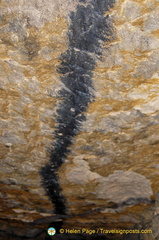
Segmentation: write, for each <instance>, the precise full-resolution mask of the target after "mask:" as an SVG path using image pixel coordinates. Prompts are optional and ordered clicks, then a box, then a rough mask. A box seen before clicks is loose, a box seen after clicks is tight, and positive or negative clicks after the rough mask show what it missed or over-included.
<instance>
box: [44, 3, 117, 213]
mask: <svg viewBox="0 0 159 240" xmlns="http://www.w3.org/2000/svg"><path fill="white" fill-rule="evenodd" d="M82 2H85V3H87V2H88V4H86V5H82V4H81V5H80V4H79V5H78V6H77V8H76V11H75V12H71V14H70V20H71V24H70V27H69V30H68V38H69V48H68V50H67V51H66V52H64V53H63V54H61V64H60V66H59V67H58V69H57V71H58V72H59V74H60V75H61V81H62V82H63V84H64V87H63V88H62V89H61V90H60V91H59V96H60V98H62V99H63V100H62V102H61V103H60V104H59V106H58V110H57V119H56V121H57V125H58V126H57V130H56V131H55V137H56V142H55V145H54V149H53V150H52V152H51V154H50V162H49V163H48V164H47V165H45V166H44V167H43V168H42V169H41V175H42V184H43V186H44V187H45V189H46V192H47V195H48V196H49V197H50V200H51V201H52V203H53V204H54V206H55V213H56V214H61V215H64V214H66V201H65V199H64V197H63V196H62V194H61V187H60V185H59V181H58V173H57V171H58V169H59V167H60V166H61V165H62V163H63V162H64V160H65V159H66V157H67V154H68V153H69V146H70V145H71V143H72V141H73V137H74V136H75V135H76V134H77V133H78V132H79V130H80V126H81V124H82V122H83V121H84V120H85V117H84V113H85V111H86V109H87V107H88V104H89V103H90V102H91V101H92V100H93V94H92V93H91V92H92V91H91V89H92V88H93V86H92V80H91V79H92V75H93V73H92V71H93V70H94V68H95V59H96V57H100V56H101V54H102V43H103V42H106V41H109V38H110V36H111V34H112V30H111V26H110V24H109V17H108V15H104V13H105V12H106V11H108V10H109V9H110V8H111V7H113V4H114V0H92V1H91V2H89V1H88V0H85V1H83V0H82Z"/></svg>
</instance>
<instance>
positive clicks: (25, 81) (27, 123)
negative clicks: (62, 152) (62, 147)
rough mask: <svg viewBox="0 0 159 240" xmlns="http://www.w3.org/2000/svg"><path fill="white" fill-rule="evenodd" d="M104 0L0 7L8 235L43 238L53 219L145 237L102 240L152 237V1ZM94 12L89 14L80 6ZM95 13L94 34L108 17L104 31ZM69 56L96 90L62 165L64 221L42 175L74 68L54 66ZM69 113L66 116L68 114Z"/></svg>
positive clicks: (2, 217)
mask: <svg viewBox="0 0 159 240" xmlns="http://www.w3.org/2000/svg"><path fill="white" fill-rule="evenodd" d="M106 2H107V4H108V5H109V4H110V5H111V7H110V8H109V9H107V11H106V6H107V5H104V4H105V2H104V1H97V0H96V1H95V0H94V1H88V0H86V1H84V0H79V1H77V0H66V1H62V0H54V1H53V0H45V1H42V0H32V1H26V0H2V1H1V2H0V11H1V16H0V34H1V40H0V45H1V48H0V66H1V71H0V72H1V76H0V102H1V111H0V158H1V168H0V175H1V177H0V187H1V191H0V197H1V206H0V230H1V231H0V236H1V237H3V239H21V238H22V237H26V238H31V239H48V238H47V233H46V230H47V228H48V225H49V224H50V223H51V222H54V221H57V220H59V219H63V225H62V228H64V229H74V228H75V229H82V228H90V229H98V228H103V229H139V230H141V229H151V230H152V233H146V234H130V235H127V236H126V235H125V234H123V235H121V234H107V235H106V234H101V235H100V239H123V240H125V239H129V240H130V239H141V240H147V239H149V240H157V239H158V238H159V232H158V228H157V226H158V225H159V209H158V208H159V206H158V205H159V204H158V197H156V196H158V194H157V193H158V192H159V162H158V160H159V57H158V56H159V1H158V0H153V1H152V0H151V1H150V0H140V1H139V0H134V1H132V0H116V1H111V0H108V1H106ZM93 4H94V5H93ZM102 4H103V5H102ZM92 5H93V8H92V9H93V10H92V15H91V17H89V15H88V13H87V12H86V9H89V8H90V6H92ZM82 9H83V10H82ZM104 9H105V12H104ZM84 12H85V14H84ZM88 12H90V11H88ZM78 14H79V15H78ZM82 14H83V15H82ZM95 14H97V15H95ZM100 14H101V15H100ZM94 16H96V19H97V18H99V19H100V20H101V22H100V21H98V22H97V21H96V24H97V23H98V24H99V22H100V26H101V25H102V24H103V22H102V21H103V20H102V19H103V18H104V20H106V21H105V24H103V25H102V27H101V28H100V31H99V25H98V24H97V25H95V17H94ZM99 16H100V17H99ZM101 16H103V18H101ZM93 17H94V19H93ZM75 20H76V21H75ZM77 20H79V22H78V23H77ZM75 23H77V24H76V25H75ZM79 24H81V25H80V27H81V29H80V31H79V32H78V29H77V28H78V27H79ZM88 26H89V27H88ZM105 26H106V29H107V36H106V33H104V29H105ZM71 27H72V28H71ZM95 27H96V28H95ZM82 29H83V30H82ZM97 29H98V32H96V31H97ZM108 30H109V34H108ZM81 31H83V32H82V34H83V35H82V34H81V35H80V33H81ZM75 33H76V34H75ZM86 33H89V34H92V35H91V37H92V36H95V35H96V36H98V37H99V39H98V40H96V41H95V40H94V39H92V40H91V39H90V38H91V37H88V39H89V40H88V43H89V44H88V45H84V44H86V42H87V41H86V40H87V38H86V37H87V36H88V35H86ZM99 33H100V36H99ZM84 34H85V35H84ZM104 34H105V35H104ZM79 35H80V36H79ZM83 36H84V37H83ZM105 36H106V37H107V38H106V37H105ZM79 39H80V40H79ZM82 39H83V40H82ZM78 40H79V41H78ZM82 41H83V42H82ZM89 41H90V42H89ZM93 41H94V42H93ZM91 44H92V45H91ZM86 46H87V47H89V48H88V49H86ZM91 46H92V48H91ZM70 49H71V50H72V51H73V50H74V51H75V56H80V57H79V58H78V62H80V63H79V65H80V64H82V65H80V67H81V66H82V67H81V68H84V67H83V66H84V65H85V66H86V67H85V69H87V73H86V72H84V74H85V76H86V75H87V79H91V84H92V85H91V84H90V86H89V91H88V92H89V94H90V96H91V97H90V100H89V103H88V106H87V108H85V110H84V116H85V120H84V119H83V120H82V121H81V123H80V126H79V129H78V131H77V132H76V134H75V135H74V137H73V139H72V140H71V141H72V142H71V144H70V146H69V150H70V151H69V152H67V157H66V159H65V162H64V163H63V164H62V165H61V166H60V168H59V169H58V176H59V184H60V187H61V188H62V192H61V194H62V195H63V196H64V198H65V200H66V203H65V204H66V207H67V215H66V216H57V215H55V214H53V210H54V206H53V205H52V203H51V201H50V199H49V197H48V196H47V195H46V191H45V189H44V187H43V185H42V178H41V174H40V170H41V167H42V166H45V165H46V164H47V163H48V162H49V158H50V151H51V150H50V149H51V148H53V146H54V145H55V143H56V137H57V136H56V134H55V132H56V130H57V128H58V124H59V123H58V122H57V116H58V114H59V106H62V105H61V104H62V103H63V101H64V99H65V98H66V97H67V96H66V97H65V96H63V95H62V94H60V95H59V92H60V91H61V90H62V91H63V92H62V93H64V89H65V90H66V92H68V91H70V90H68V89H71V87H73V86H72V85H71V86H70V87H68V86H69V81H68V84H66V75H67V74H68V72H69V73H70V72H71V73H72V72H73V73H75V72H77V71H78V72H79V71H81V70H80V68H78V67H79V66H73V63H71V67H72V69H69V70H68V69H66V68H60V67H59V66H62V64H64V63H63V62H64V57H63V56H64V53H66V52H67V51H68V50H70ZM79 49H80V53H81V52H82V53H83V52H84V53H85V54H87V55H89V56H90V59H93V60H92V61H93V63H90V61H88V60H87V59H86V58H85V59H84V57H83V56H84V53H83V55H80V54H79V53H78V52H79ZM78 54H79V55H78ZM68 56H72V55H69V54H68V55H67V59H66V58H65V60H66V63H68V61H70V60H68ZM91 64H92V65H91ZM74 65H75V64H74ZM64 66H68V65H67V64H65V65H64ZM73 67H74V68H73ZM58 69H61V70H60V71H58ZM80 74H81V73H80ZM82 74H83V73H82ZM63 76H65V82H64V81H62V79H63V78H62V77H63ZM82 76H83V75H82ZM88 76H89V78H88ZM72 84H73V83H72ZM79 84H80V81H79ZM82 87H83V86H82ZM75 90H76V89H75ZM77 90H78V89H77ZM71 91H72V92H74V90H71ZM84 97H85V95H83V98H84ZM83 98H81V99H83ZM61 109H62V111H64V109H63V108H61ZM69 111H70V112H71V111H72V115H73V113H74V111H75V109H74V108H70V109H69ZM66 121H67V119H66ZM59 139H61V140H62V137H61V138H59ZM156 194H157V195H156ZM155 200H156V202H155ZM82 236H83V235H80V234H74V235H71V234H70V235H69V237H68V236H67V234H66V236H65V234H61V235H57V238H58V239H76V238H77V239H81V238H82ZM98 237H99V236H96V235H92V236H89V235H84V239H98ZM55 239H56V236H55Z"/></svg>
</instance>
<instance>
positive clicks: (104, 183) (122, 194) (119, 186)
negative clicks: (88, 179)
mask: <svg viewBox="0 0 159 240" xmlns="http://www.w3.org/2000/svg"><path fill="white" fill-rule="evenodd" d="M96 194H97V197H98V198H101V199H109V200H110V201H113V202H115V203H118V204H121V203H124V202H127V201H128V200H129V199H134V201H132V202H130V204H134V203H135V199H147V200H150V196H151V195H152V194H153V192H152V189H151V184H150V182H149V180H148V179H146V177H145V176H143V175H141V174H138V173H136V172H132V171H126V172H124V171H115V172H114V173H113V174H110V175H109V176H108V177H107V178H105V179H101V182H100V183H99V185H98V187H97V189H96ZM128 204H129V203H128Z"/></svg>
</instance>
